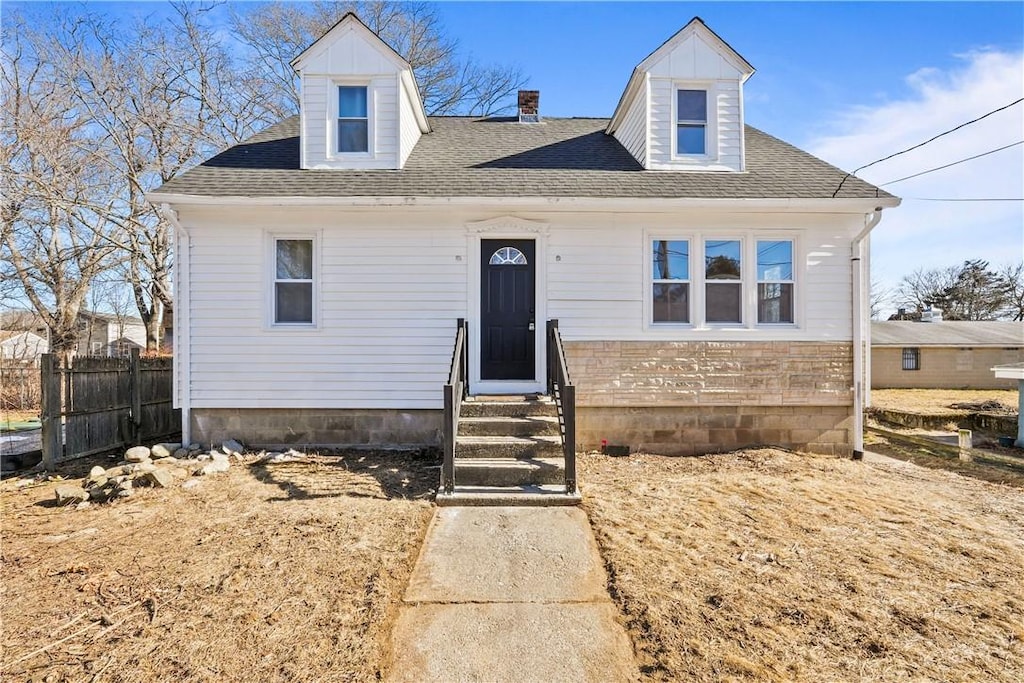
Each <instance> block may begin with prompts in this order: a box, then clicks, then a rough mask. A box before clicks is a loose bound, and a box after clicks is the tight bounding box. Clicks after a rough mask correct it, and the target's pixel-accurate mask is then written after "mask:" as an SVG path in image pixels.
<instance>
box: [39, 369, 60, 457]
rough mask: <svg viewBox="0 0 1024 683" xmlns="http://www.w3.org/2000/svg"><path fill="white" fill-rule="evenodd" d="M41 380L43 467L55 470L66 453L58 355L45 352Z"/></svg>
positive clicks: (40, 374)
mask: <svg viewBox="0 0 1024 683" xmlns="http://www.w3.org/2000/svg"><path fill="white" fill-rule="evenodd" d="M39 381H40V384H41V385H42V386H41V393H42V396H41V397H40V403H41V404H42V405H41V408H42V410H41V411H40V413H41V415H40V418H41V421H42V432H41V434H40V436H41V437H42V441H43V443H42V447H43V467H44V468H45V469H47V470H53V469H54V467H56V465H57V461H58V460H59V459H60V458H61V456H62V455H63V454H64V434H63V426H62V424H61V400H60V365H59V361H58V357H57V356H55V355H54V354H52V353H44V354H43V355H42V359H41V360H40V363H39Z"/></svg>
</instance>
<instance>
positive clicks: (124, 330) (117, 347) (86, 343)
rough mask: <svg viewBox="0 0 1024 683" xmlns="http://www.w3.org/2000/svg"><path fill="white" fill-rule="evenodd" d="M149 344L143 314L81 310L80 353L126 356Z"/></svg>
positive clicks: (79, 329)
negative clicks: (141, 317) (141, 315)
mask: <svg viewBox="0 0 1024 683" xmlns="http://www.w3.org/2000/svg"><path fill="white" fill-rule="evenodd" d="M145 348H146V326H145V325H144V324H143V322H142V320H141V319H140V318H134V317H132V316H127V315H114V314H112V313H96V312H92V311H82V312H80V313H79V314H78V350H77V353H78V355H80V356H127V355H130V354H131V352H132V349H142V350H145Z"/></svg>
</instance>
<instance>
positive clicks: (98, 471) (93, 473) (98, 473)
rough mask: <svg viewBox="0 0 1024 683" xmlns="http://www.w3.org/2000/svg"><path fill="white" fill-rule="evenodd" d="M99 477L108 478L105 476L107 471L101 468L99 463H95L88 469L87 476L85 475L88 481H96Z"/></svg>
mask: <svg viewBox="0 0 1024 683" xmlns="http://www.w3.org/2000/svg"><path fill="white" fill-rule="evenodd" d="M101 478H102V479H104V480H106V479H108V478H109V477H108V476H107V471H106V470H105V469H103V468H102V467H100V466H99V465H96V466H95V467H93V468H92V469H91V470H89V476H88V477H87V479H88V480H89V481H98V480H99V479H101Z"/></svg>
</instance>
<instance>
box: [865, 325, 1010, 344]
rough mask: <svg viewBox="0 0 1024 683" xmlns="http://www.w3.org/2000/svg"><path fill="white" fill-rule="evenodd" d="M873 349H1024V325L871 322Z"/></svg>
mask: <svg viewBox="0 0 1024 683" xmlns="http://www.w3.org/2000/svg"><path fill="white" fill-rule="evenodd" d="M871 345H872V346H1001V347H1010V346H1024V322H1004V321H999V320H985V321H978V322H968V321H964V320H943V321H941V322H933V323H920V322H910V321H907V320H885V321H881V322H873V323H871Z"/></svg>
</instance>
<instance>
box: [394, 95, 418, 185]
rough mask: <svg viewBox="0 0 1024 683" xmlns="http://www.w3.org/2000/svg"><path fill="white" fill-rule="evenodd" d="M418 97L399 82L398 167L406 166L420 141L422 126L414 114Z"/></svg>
mask: <svg viewBox="0 0 1024 683" xmlns="http://www.w3.org/2000/svg"><path fill="white" fill-rule="evenodd" d="M415 97H417V95H416V93H415V92H409V91H408V90H407V89H406V87H405V84H404V83H401V82H399V89H398V128H399V148H398V167H399V168H402V167H404V166H405V161H406V159H408V158H409V155H410V154H412V150H413V148H414V147H415V146H416V143H417V142H418V141H419V139H420V135H421V133H420V126H419V123H417V122H416V114H415V113H414V112H413V108H412V100H413V98H415Z"/></svg>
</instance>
